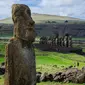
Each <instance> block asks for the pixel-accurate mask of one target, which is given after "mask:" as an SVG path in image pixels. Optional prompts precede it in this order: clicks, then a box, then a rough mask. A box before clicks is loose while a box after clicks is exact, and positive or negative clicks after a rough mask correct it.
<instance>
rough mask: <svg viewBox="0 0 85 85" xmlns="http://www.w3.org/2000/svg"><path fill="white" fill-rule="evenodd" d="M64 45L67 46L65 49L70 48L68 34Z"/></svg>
mask: <svg viewBox="0 0 85 85" xmlns="http://www.w3.org/2000/svg"><path fill="white" fill-rule="evenodd" d="M64 45H65V47H68V46H69V35H68V34H66V35H65V37H64Z"/></svg>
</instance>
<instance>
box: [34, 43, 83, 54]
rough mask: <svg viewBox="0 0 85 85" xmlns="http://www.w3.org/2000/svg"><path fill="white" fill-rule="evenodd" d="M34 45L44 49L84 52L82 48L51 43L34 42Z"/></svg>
mask: <svg viewBox="0 0 85 85" xmlns="http://www.w3.org/2000/svg"><path fill="white" fill-rule="evenodd" d="M34 47H35V48H38V49H40V50H43V51H54V52H63V53H68V52H73V53H82V48H74V47H60V46H51V45H49V44H34Z"/></svg>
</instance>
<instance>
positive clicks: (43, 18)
mask: <svg viewBox="0 0 85 85" xmlns="http://www.w3.org/2000/svg"><path fill="white" fill-rule="evenodd" d="M32 18H33V20H34V21H35V23H46V22H47V21H55V22H56V23H64V22H65V20H68V21H69V22H68V23H74V22H81V21H82V20H81V19H77V18H72V17H68V16H57V15H47V14H34V13H33V14H32ZM0 23H5V24H12V23H13V22H12V18H11V17H9V18H6V19H3V20H0Z"/></svg>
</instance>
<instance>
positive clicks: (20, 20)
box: [4, 4, 36, 85]
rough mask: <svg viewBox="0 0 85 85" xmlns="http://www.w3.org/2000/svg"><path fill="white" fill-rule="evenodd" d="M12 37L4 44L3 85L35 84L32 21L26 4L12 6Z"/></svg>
mask: <svg viewBox="0 0 85 85" xmlns="http://www.w3.org/2000/svg"><path fill="white" fill-rule="evenodd" d="M12 19H13V22H14V38H13V39H11V40H10V43H9V44H8V45H7V46H6V73H5V81H4V85H36V66H35V53H34V49H33V45H32V43H33V42H34V40H35V36H36V35H35V30H34V21H33V20H32V18H31V11H30V9H29V7H28V6H26V5H23V4H14V5H13V6H12Z"/></svg>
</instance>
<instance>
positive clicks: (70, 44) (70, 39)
mask: <svg viewBox="0 0 85 85" xmlns="http://www.w3.org/2000/svg"><path fill="white" fill-rule="evenodd" d="M69 47H72V37H71V36H69Z"/></svg>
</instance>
